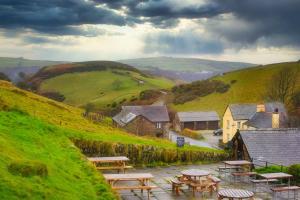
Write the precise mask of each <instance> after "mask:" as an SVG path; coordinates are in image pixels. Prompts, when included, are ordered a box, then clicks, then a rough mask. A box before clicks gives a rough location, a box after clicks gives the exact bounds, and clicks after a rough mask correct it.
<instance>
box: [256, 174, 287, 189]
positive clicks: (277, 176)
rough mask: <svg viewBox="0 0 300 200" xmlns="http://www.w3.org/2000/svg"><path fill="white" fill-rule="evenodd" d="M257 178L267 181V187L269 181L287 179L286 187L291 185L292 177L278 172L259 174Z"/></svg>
mask: <svg viewBox="0 0 300 200" xmlns="http://www.w3.org/2000/svg"><path fill="white" fill-rule="evenodd" d="M259 176H261V177H263V178H264V179H266V180H267V184H268V185H269V181H268V180H271V179H281V180H282V179H288V186H290V184H291V178H292V177H293V176H292V175H290V174H287V173H283V172H278V173H265V174H259Z"/></svg>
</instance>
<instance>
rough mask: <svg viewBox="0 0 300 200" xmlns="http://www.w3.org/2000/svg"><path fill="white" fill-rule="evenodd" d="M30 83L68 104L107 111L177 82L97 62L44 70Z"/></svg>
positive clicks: (127, 67)
mask: <svg viewBox="0 0 300 200" xmlns="http://www.w3.org/2000/svg"><path fill="white" fill-rule="evenodd" d="M30 82H31V83H32V84H34V85H36V86H37V88H38V91H39V92H45V91H47V92H49V91H50V92H58V93H60V94H62V95H64V96H65V98H66V99H65V103H68V104H70V105H74V106H83V105H86V104H87V103H93V104H94V105H96V106H97V107H100V108H107V107H109V106H110V105H112V104H113V103H114V102H115V103H119V102H121V101H122V102H125V101H130V99H133V98H135V97H137V96H138V95H139V93H140V92H141V91H143V90H147V89H164V88H171V87H172V86H173V85H174V82H173V81H171V80H168V79H166V78H161V77H154V76H149V75H147V74H144V73H142V72H140V71H139V70H137V69H135V68H133V67H130V66H128V65H125V64H121V63H117V62H110V61H95V62H83V63H72V64H62V65H56V66H50V67H46V68H43V69H42V70H40V71H39V72H38V73H37V74H36V75H35V76H34V77H33V78H32V79H31V80H30Z"/></svg>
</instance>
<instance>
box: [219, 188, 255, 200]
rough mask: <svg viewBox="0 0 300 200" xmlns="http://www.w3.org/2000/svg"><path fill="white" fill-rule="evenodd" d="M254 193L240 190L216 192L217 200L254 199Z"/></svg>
mask: <svg viewBox="0 0 300 200" xmlns="http://www.w3.org/2000/svg"><path fill="white" fill-rule="evenodd" d="M253 196H254V193H253V192H250V191H248V190H241V189H224V190H221V191H219V192H218V200H221V199H224V198H228V199H229V200H233V199H248V198H249V199H254V198H253Z"/></svg>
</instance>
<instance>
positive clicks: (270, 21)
mask: <svg viewBox="0 0 300 200" xmlns="http://www.w3.org/2000/svg"><path fill="white" fill-rule="evenodd" d="M215 2H216V3H218V4H219V6H220V7H222V9H224V10H226V11H227V12H228V13H232V14H233V16H234V20H232V22H231V23H224V21H225V20H222V19H221V18H219V19H216V20H215V21H214V23H212V24H209V25H208V26H207V28H208V30H210V31H211V32H214V33H218V34H219V35H220V36H223V37H224V38H226V39H228V40H230V41H232V42H239V43H243V44H252V43H255V42H257V41H259V42H262V43H264V44H265V45H268V46H283V45H289V46H300V38H299V35H300V26H299V22H300V15H299V13H300V1H299V0H276V1H274V0H263V1H261V0H243V1H240V0H215ZM237 21H239V23H242V25H240V26H239V24H235V23H236V22H237ZM239 27H240V28H239Z"/></svg>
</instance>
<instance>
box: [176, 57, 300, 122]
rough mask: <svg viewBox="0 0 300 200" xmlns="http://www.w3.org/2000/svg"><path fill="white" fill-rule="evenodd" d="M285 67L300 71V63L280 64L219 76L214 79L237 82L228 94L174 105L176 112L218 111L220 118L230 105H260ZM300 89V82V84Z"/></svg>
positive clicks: (216, 94)
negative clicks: (270, 85)
mask: <svg viewBox="0 0 300 200" xmlns="http://www.w3.org/2000/svg"><path fill="white" fill-rule="evenodd" d="M285 67H295V68H298V69H299V70H300V63H299V62H298V63H297V62H293V63H279V64H272V65H266V66H262V67H254V68H249V69H244V70H239V71H235V72H230V73H227V74H225V75H224V76H218V77H216V78H214V79H217V80H221V81H224V82H226V83H230V81H231V80H237V82H236V83H234V84H233V85H231V88H230V90H229V91H228V92H226V93H224V94H220V93H213V94H211V95H208V96H206V97H203V98H199V99H197V100H194V101H191V102H187V103H185V104H182V105H173V106H174V108H175V109H176V110H180V111H188V110H216V111H217V112H218V114H219V115H220V116H222V115H223V114H224V111H225V109H226V106H227V105H228V104H230V103H259V102H261V101H263V100H264V94H265V92H266V88H267V85H268V84H270V80H271V77H272V75H273V74H275V73H276V72H278V71H279V70H281V69H283V68H285ZM297 87H298V89H299V88H300V82H299V83H298V86H297Z"/></svg>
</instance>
